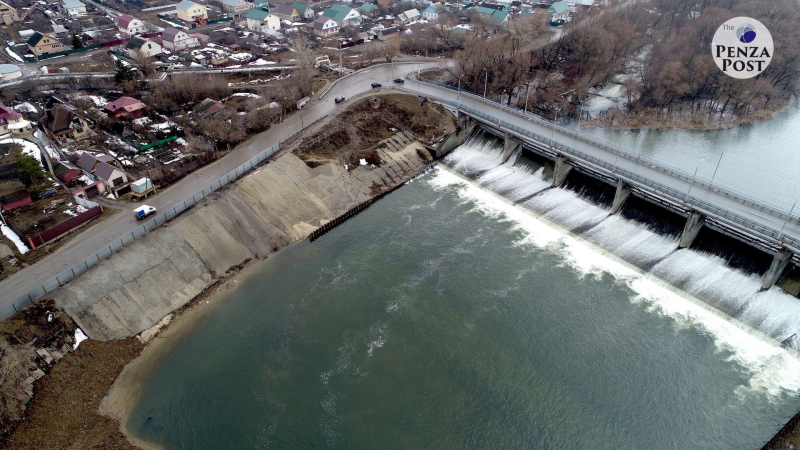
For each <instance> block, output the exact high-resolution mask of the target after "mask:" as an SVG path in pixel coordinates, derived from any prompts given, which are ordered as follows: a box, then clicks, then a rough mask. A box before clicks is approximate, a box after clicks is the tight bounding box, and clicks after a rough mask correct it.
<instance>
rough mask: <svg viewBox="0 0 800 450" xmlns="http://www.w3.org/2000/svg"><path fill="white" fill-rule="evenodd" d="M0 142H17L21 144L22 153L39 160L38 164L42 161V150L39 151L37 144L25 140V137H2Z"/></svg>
mask: <svg viewBox="0 0 800 450" xmlns="http://www.w3.org/2000/svg"><path fill="white" fill-rule="evenodd" d="M0 144H19V145H21V146H22V153H24V154H26V155H30V156H33V157H34V158H36V160H37V161H39V164H41V163H42V152H40V151H39V146H38V145H36V144H34V143H33V142H31V141H26V140H25V139H15V138H9V139H3V140H2V141H0Z"/></svg>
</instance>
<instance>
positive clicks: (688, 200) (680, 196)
mask: <svg viewBox="0 0 800 450" xmlns="http://www.w3.org/2000/svg"><path fill="white" fill-rule="evenodd" d="M400 89H402V88H400ZM439 101H440V102H442V103H445V104H448V105H450V106H454V107H457V108H458V109H460V110H461V111H464V112H466V113H467V114H469V115H472V116H475V117H478V118H480V119H483V120H485V121H487V122H488V123H489V124H493V125H497V126H498V127H501V128H503V129H506V130H508V131H511V132H513V133H515V134H518V135H520V136H524V137H528V138H531V139H534V140H536V141H539V142H540V143H542V144H543V145H546V146H549V147H551V148H553V149H557V150H559V151H560V152H562V153H564V154H566V155H569V156H570V157H573V158H577V159H580V160H584V161H587V162H590V163H591V164H593V165H595V166H598V167H601V168H604V169H606V170H608V171H610V172H611V173H613V174H615V175H616V176H619V177H620V178H623V179H626V180H627V181H632V182H635V183H636V184H639V185H642V186H647V187H649V188H650V189H653V190H655V191H656V192H659V193H661V194H664V195H667V196H669V197H671V198H672V199H674V200H676V201H678V202H682V203H685V204H687V205H691V206H692V207H694V208H696V209H698V210H701V211H702V212H706V213H709V214H712V215H714V216H717V217H719V218H723V219H725V220H727V221H729V222H732V223H735V224H737V225H739V226H742V227H744V228H745V229H750V230H753V231H756V232H758V233H760V234H762V235H765V236H768V237H771V238H773V239H775V240H776V241H779V242H783V243H786V244H789V245H791V246H792V247H794V248H796V249H800V240H798V239H795V238H793V237H791V236H787V235H785V234H783V233H782V232H780V231H778V230H775V229H773V228H770V227H765V226H763V225H761V224H759V223H757V222H754V221H753V220H750V219H748V218H746V217H742V216H740V215H738V214H734V213H732V212H730V211H728V210H726V209H723V208H719V207H717V206H715V205H712V204H710V203H708V202H706V201H704V200H701V199H699V198H697V197H694V196H691V195H689V194H687V193H684V192H680V191H677V190H675V189H673V188H670V187H668V186H664V185H663V184H661V183H657V182H655V181H652V180H650V179H648V178H645V177H642V176H640V175H638V174H636V173H633V172H631V171H628V170H625V169H621V168H619V167H617V166H616V165H615V164H611V163H608V162H607V161H603V160H601V159H598V158H595V157H593V156H591V155H587V154H586V153H584V152H581V151H579V150H575V149H573V148H571V147H568V146H566V145H563V144H559V143H556V142H554V141H553V140H552V139H550V138H547V137H544V136H542V135H539V134H537V133H534V132H531V131H529V130H525V129H523V128H520V127H518V126H516V125H513V124H510V123H508V122H505V121H502V120H497V119H496V118H494V117H492V116H489V115H487V114H485V113H482V112H480V111H476V110H474V109H471V108H468V107H464V106H458V105H456V103H455V102H452V101H449V100H439Z"/></svg>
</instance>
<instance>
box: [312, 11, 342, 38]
mask: <svg viewBox="0 0 800 450" xmlns="http://www.w3.org/2000/svg"><path fill="white" fill-rule="evenodd" d="M311 28H313V30H314V35H315V36H319V37H321V38H327V37H330V36H333V35H335V34H337V33H339V23H338V22H336V21H335V20H333V19H331V18H330V17H326V16H319V17H317V20H315V21H314V22H312V25H311Z"/></svg>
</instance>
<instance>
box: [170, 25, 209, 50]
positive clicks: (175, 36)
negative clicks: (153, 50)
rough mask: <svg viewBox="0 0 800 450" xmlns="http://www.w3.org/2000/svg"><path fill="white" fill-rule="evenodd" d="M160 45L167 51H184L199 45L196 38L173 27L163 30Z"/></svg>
mask: <svg viewBox="0 0 800 450" xmlns="http://www.w3.org/2000/svg"><path fill="white" fill-rule="evenodd" d="M161 44H162V45H163V46H164V48H166V49H168V50H172V51H175V50H185V49H187V48H194V47H197V46H198V45H200V42H199V41H198V40H197V38H196V37H194V36H190V35H189V34H188V33H187V32H185V31H183V30H179V29H177V28H175V27H167V28H164V31H162V32H161Z"/></svg>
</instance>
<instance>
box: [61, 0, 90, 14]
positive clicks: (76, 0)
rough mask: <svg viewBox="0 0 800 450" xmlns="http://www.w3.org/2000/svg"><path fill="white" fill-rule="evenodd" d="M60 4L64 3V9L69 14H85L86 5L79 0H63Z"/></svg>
mask: <svg viewBox="0 0 800 450" xmlns="http://www.w3.org/2000/svg"><path fill="white" fill-rule="evenodd" d="M61 4H62V5H64V11H66V13H67V15H69V16H80V15H81V14H86V5H84V4H83V3H82V2H81V1H80V0H63V1H62V2H61Z"/></svg>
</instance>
